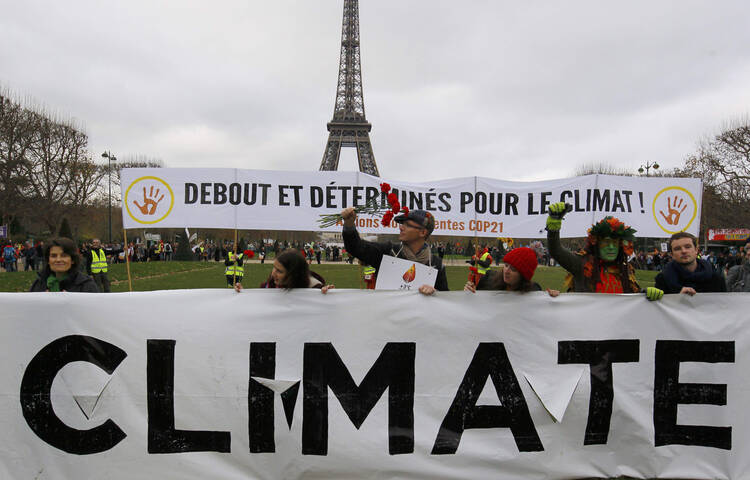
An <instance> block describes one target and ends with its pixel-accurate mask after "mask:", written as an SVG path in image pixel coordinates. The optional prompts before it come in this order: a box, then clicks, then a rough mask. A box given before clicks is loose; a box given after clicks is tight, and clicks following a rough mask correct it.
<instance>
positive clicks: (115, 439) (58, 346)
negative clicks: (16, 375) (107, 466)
mask: <svg viewBox="0 0 750 480" xmlns="http://www.w3.org/2000/svg"><path fill="white" fill-rule="evenodd" d="M126 356H127V353H125V351H124V350H122V349H121V348H118V347H116V346H114V345H112V344H111V343H107V342H105V341H103V340H99V339H98V338H94V337H87V336H84V335H69V336H67V337H62V338H58V339H57V340H55V341H53V342H52V343H50V344H49V345H47V346H45V347H44V348H42V349H41V350H40V351H39V353H37V354H36V355H35V356H34V358H33V359H31V362H30V363H29V366H28V367H26V371H25V372H24V374H23V380H21V410H22V411H23V417H24V418H25V419H26V423H27V424H28V425H29V427H30V428H31V430H33V431H34V433H35V434H36V435H37V436H38V437H39V438H41V439H42V440H44V441H45V442H47V443H48V444H50V445H52V446H53V447H55V448H59V449H60V450H63V451H65V452H68V453H73V454H76V455H90V454H92V453H100V452H104V451H106V450H109V449H110V448H112V447H114V446H115V445H117V444H118V443H120V442H121V441H122V440H123V439H124V438H125V437H126V436H127V435H125V432H123V431H122V430H121V429H120V427H118V426H117V424H116V423H115V422H113V421H112V419H107V421H106V422H104V423H103V424H101V425H99V426H97V427H94V428H91V429H89V430H78V429H76V428H72V427H69V426H67V425H65V424H64V423H63V422H62V420H60V418H59V417H58V416H57V415H56V414H55V410H54V409H53V408H52V399H51V398H50V391H51V390H52V382H53V381H54V380H55V377H56V376H57V373H58V372H59V371H60V370H62V368H63V367H64V366H65V365H67V364H69V363H72V362H88V363H92V364H94V365H96V366H97V367H99V368H101V369H102V370H104V371H105V372H107V373H108V374H110V375H111V374H112V372H114V371H115V369H116V368H117V366H118V365H120V363H121V362H122V361H123V360H124V359H125V357H126Z"/></svg>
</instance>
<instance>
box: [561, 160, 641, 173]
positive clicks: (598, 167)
mask: <svg viewBox="0 0 750 480" xmlns="http://www.w3.org/2000/svg"><path fill="white" fill-rule="evenodd" d="M597 173H601V174H603V175H627V176H632V175H633V173H632V172H631V171H630V170H627V169H625V168H621V167H617V166H614V165H611V164H608V163H604V162H599V163H597V162H589V163H583V164H581V165H578V166H577V167H576V169H575V172H573V175H575V176H576V177H582V176H584V175H595V174H597Z"/></svg>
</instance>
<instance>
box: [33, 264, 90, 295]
mask: <svg viewBox="0 0 750 480" xmlns="http://www.w3.org/2000/svg"><path fill="white" fill-rule="evenodd" d="M62 290H65V291H66V292H87V293H99V288H98V287H97V286H96V282H94V279H93V278H91V277H89V276H88V275H86V274H85V273H81V272H78V271H75V270H73V269H71V271H70V274H69V275H68V277H67V278H66V279H65V280H63V281H62V282H61V283H60V291H62ZM29 291H30V292H46V291H47V276H46V275H45V276H42V275H41V274H40V275H39V276H38V277H37V278H36V280H34V283H32V284H31V289H29Z"/></svg>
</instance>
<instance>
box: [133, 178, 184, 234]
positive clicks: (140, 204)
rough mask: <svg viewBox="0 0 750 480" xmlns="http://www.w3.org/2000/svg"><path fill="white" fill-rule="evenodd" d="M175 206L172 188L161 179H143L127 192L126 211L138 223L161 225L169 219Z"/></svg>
mask: <svg viewBox="0 0 750 480" xmlns="http://www.w3.org/2000/svg"><path fill="white" fill-rule="evenodd" d="M134 187H135V188H134ZM173 206H174V192H173V191H172V187H170V186H169V184H167V182H165V181H164V180H162V179H161V178H158V177H141V178H138V179H136V180H134V181H133V183H131V184H130V185H129V186H128V189H127V190H125V209H126V211H127V212H128V215H130V218H132V219H133V220H135V221H136V222H138V223H142V224H144V225H150V224H153V223H159V222H161V221H162V220H164V219H165V218H167V215H169V213H170V212H171V211H172V207H173Z"/></svg>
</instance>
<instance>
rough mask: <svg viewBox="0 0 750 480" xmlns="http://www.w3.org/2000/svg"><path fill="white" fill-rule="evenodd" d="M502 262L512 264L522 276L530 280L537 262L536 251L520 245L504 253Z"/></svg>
mask: <svg viewBox="0 0 750 480" xmlns="http://www.w3.org/2000/svg"><path fill="white" fill-rule="evenodd" d="M503 263H507V264H510V265H512V266H513V268H515V269H516V270H518V272H519V273H520V274H521V276H522V277H523V278H525V279H526V280H531V277H533V276H534V270H536V266H537V264H538V263H539V262H538V261H537V259H536V252H535V251H534V250H532V249H530V248H528V247H520V248H515V249H513V250H511V251H510V252H508V253H506V254H505V256H504V257H503Z"/></svg>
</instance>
